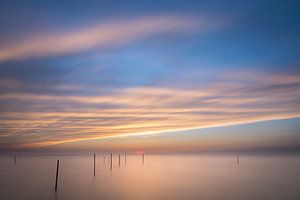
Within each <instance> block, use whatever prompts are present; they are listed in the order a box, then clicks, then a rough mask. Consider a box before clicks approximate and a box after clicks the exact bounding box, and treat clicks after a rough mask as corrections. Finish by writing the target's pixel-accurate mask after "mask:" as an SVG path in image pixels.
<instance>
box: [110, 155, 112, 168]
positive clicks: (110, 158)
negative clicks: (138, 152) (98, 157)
mask: <svg viewBox="0 0 300 200" xmlns="http://www.w3.org/2000/svg"><path fill="white" fill-rule="evenodd" d="M112 164H113V162H112V153H111V154H110V169H112Z"/></svg>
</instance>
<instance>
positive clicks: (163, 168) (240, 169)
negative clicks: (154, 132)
mask: <svg viewBox="0 0 300 200" xmlns="http://www.w3.org/2000/svg"><path fill="white" fill-rule="evenodd" d="M113 158H114V159H113V167H112V169H110V166H109V162H108V160H107V159H108V157H107V156H106V159H105V163H104V162H103V155H100V154H97V157H96V176H95V177H94V174H93V156H92V155H65V156H61V155H60V156H58V155H39V156H37V155H31V156H29V155H20V156H18V157H17V163H16V164H15V163H14V157H13V156H0V199H1V200H13V199H22V200H27V199H28V200H34V199H43V200H53V199H64V200H77V199H84V200H89V199H90V200H94V199H103V200H112V199H116V200H117V199H122V200H129V199H130V200H131V199H140V200H144V199H145V200H150V199H151V200H152V199H153V200H154V199H162V200H167V199H172V200H179V199H182V200H187V199H203V200H206V199H207V200H215V199H216V200H217V199H245V200H247V199H249V200H250V199H264V200H265V199H272V200H276V199H291V200H293V199H295V200H298V199H300V190H299V185H300V171H299V169H300V157H297V156H240V164H239V165H237V162H236V157H235V156H224V155H223V156H216V155H213V156H211V155H210V156H208V155H146V156H145V163H144V165H143V164H142V159H141V156H140V155H127V162H126V165H125V160H124V156H122V157H121V163H120V166H119V163H118V156H117V154H115V155H114V157H113ZM57 159H59V160H60V173H59V182H58V191H57V192H54V182H55V170H56V160H57Z"/></svg>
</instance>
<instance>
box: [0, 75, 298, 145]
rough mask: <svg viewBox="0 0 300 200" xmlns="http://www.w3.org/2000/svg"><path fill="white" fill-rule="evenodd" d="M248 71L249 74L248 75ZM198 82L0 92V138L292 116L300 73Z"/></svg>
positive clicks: (55, 138)
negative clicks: (82, 91) (73, 91)
mask: <svg viewBox="0 0 300 200" xmlns="http://www.w3.org/2000/svg"><path fill="white" fill-rule="evenodd" d="M249 77H253V78H251V79H249ZM217 79H218V81H216V82H213V83H210V84H207V85H205V86H202V87H191V88H184V89H179V88H171V87H158V86H156V87H132V88H124V89H118V90H114V91H111V92H110V93H106V94H102V95H90V96H78V95H77V96H76V95H75V96H74V95H67V94H66V95H48V94H33V93H6V94H2V95H1V96H0V101H1V102H6V103H4V105H5V108H4V107H3V104H2V106H1V117H0V127H1V128H0V139H1V142H0V146H2V147H7V148H12V147H14V148H34V147H42V146H47V145H54V144H62V143H67V142H76V141H83V140H90V139H99V138H100V139H101V138H114V137H128V136H138V135H148V134H157V133H162V132H170V131H178V130H187V129H195V128H204V127H217V126H224V125H233V124H242V123H249V122H256V121H264V120H273V119H285V118H293V117H299V116H300V108H299V103H300V75H299V74H297V73H295V74H292V73H273V74H270V73H263V72H253V71H252V72H251V71H247V72H231V73H229V72H228V73H225V74H222V75H221V76H219V77H218V78H217Z"/></svg>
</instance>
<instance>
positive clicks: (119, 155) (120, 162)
mask: <svg viewBox="0 0 300 200" xmlns="http://www.w3.org/2000/svg"><path fill="white" fill-rule="evenodd" d="M120 165H121V155H120V154H119V167H120Z"/></svg>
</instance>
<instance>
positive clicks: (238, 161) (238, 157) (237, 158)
mask: <svg viewBox="0 0 300 200" xmlns="http://www.w3.org/2000/svg"><path fill="white" fill-rule="evenodd" d="M236 162H237V164H238V165H239V164H240V156H239V155H237V157H236Z"/></svg>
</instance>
